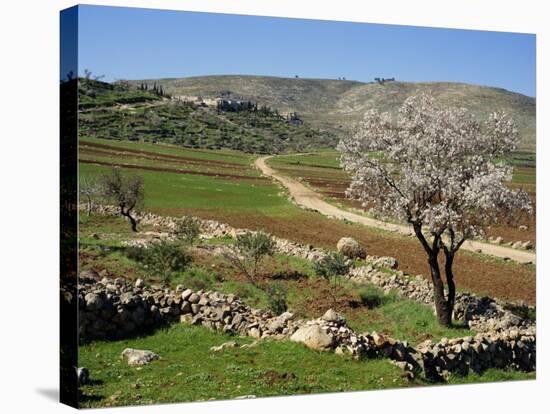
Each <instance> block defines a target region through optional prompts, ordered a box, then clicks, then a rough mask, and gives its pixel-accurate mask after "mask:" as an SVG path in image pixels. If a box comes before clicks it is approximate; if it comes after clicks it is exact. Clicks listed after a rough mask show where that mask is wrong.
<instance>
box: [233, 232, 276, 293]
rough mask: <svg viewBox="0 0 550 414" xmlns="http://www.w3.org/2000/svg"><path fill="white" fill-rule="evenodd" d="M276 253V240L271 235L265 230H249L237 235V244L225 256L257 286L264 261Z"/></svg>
mask: <svg viewBox="0 0 550 414" xmlns="http://www.w3.org/2000/svg"><path fill="white" fill-rule="evenodd" d="M274 253H275V240H274V239H273V237H271V235H269V234H267V233H265V232H263V231H258V232H251V231H249V232H246V233H244V234H240V235H238V236H237V239H236V241H235V244H234V245H233V246H232V247H231V250H230V251H229V252H227V253H226V254H225V257H226V259H228V260H229V261H230V262H231V264H232V265H233V266H234V267H235V268H237V269H238V270H240V271H241V272H243V273H244V275H245V276H246V277H247V279H248V281H249V282H250V283H252V284H253V285H254V286H256V287H257V286H258V280H257V278H258V272H259V269H260V266H261V264H262V261H263V259H265V258H266V257H268V256H273V254H274Z"/></svg>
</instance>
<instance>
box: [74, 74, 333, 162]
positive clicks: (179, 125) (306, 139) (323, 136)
mask: <svg viewBox="0 0 550 414" xmlns="http://www.w3.org/2000/svg"><path fill="white" fill-rule="evenodd" d="M80 83H81V87H80V88H79V92H80V94H79V98H80V100H79V108H80V113H79V121H80V127H79V134H80V136H81V137H82V136H92V137H98V138H103V139H109V140H122V141H124V140H128V139H131V140H141V141H155V142H164V143H172V144H177V145H180V146H184V147H191V148H210V149H218V148H231V149H238V150H242V151H246V152H254V153H264V154H265V153H281V152H288V151H298V150H301V149H303V148H314V147H318V146H334V145H335V144H336V137H335V136H334V134H332V133H330V132H327V131H322V130H318V129H313V128H311V127H310V126H308V125H307V124H305V123H304V124H301V125H291V124H289V123H288V122H287V121H286V119H285V118H283V117H280V116H279V115H278V114H277V113H276V111H275V109H276V108H272V110H271V111H267V110H261V109H260V108H259V110H257V111H240V112H224V111H218V110H217V109H216V108H215V107H201V108H199V107H195V106H194V105H184V104H182V103H180V102H175V101H170V100H169V99H165V100H160V98H159V97H158V96H156V95H155V94H153V93H151V92H148V91H141V90H136V89H132V88H130V89H128V90H124V89H123V88H121V87H120V86H117V87H114V86H113V85H111V84H107V83H104V82H95V81H92V82H89V81H85V80H82V81H81V82H80ZM153 100H157V102H155V103H154V104H153V105H151V104H148V102H149V101H153ZM117 104H129V105H127V106H125V107H121V106H116V105H117Z"/></svg>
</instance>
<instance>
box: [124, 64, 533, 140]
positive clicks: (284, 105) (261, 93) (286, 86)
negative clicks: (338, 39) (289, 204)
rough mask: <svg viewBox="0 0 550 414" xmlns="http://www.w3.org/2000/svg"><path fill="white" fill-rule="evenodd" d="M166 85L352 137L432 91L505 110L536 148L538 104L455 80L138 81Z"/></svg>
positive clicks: (482, 110)
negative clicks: (224, 97)
mask: <svg viewBox="0 0 550 414" xmlns="http://www.w3.org/2000/svg"><path fill="white" fill-rule="evenodd" d="M141 82H148V83H151V84H152V83H153V82H156V83H158V84H161V85H162V87H163V88H164V90H165V91H166V92H167V93H169V94H172V95H186V96H202V97H205V98H207V97H211V98H214V97H218V96H220V94H223V93H225V94H227V93H230V96H231V97H233V98H235V99H242V100H251V101H255V102H258V104H261V105H267V106H270V107H272V108H276V109H278V110H279V111H284V112H287V111H288V112H293V111H295V112H298V114H299V115H300V117H301V118H302V119H303V120H304V121H305V122H306V123H309V124H310V125H311V126H312V127H313V128H318V129H320V130H325V131H331V132H334V133H337V134H338V133H346V132H347V131H348V130H349V127H350V125H351V124H352V123H353V122H355V121H357V120H359V119H360V118H361V116H362V114H363V113H364V112H365V111H366V110H367V109H371V108H378V109H380V110H382V111H390V112H395V111H396V110H397V108H398V107H399V106H400V105H401V103H402V102H403V101H404V100H405V99H406V98H407V97H408V96H410V95H414V94H417V93H421V92H430V93H432V94H433V95H434V96H436V97H437V98H438V99H439V100H440V101H442V102H443V103H448V104H450V105H454V106H459V107H464V108H467V109H468V110H470V111H472V112H473V113H474V114H475V115H476V116H477V117H479V118H480V119H484V118H486V117H487V116H488V114H489V113H490V112H493V111H496V110H504V111H506V112H508V113H509V114H510V115H511V116H512V117H513V118H514V120H515V122H516V125H517V126H518V130H519V132H520V134H521V139H522V140H521V148H522V149H528V150H534V149H535V128H536V121H535V119H536V100H535V98H532V97H528V96H525V95H522V94H519V93H514V92H510V91H507V90H505V89H500V88H493V87H485V86H478V85H471V84H464V83H449V82H425V83H410V82H399V81H393V82H385V83H383V84H379V83H377V82H371V83H364V82H358V81H349V80H334V79H305V78H278V77H270V76H243V75H223V76H201V77H188V78H179V79H173V78H171V79H154V80H135V81H130V84H132V85H134V86H138V85H139V84H140V83H141Z"/></svg>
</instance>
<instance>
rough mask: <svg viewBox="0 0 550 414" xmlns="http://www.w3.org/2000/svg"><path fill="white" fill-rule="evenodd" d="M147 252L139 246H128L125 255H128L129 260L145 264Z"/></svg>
mask: <svg viewBox="0 0 550 414" xmlns="http://www.w3.org/2000/svg"><path fill="white" fill-rule="evenodd" d="M146 250H147V249H145V248H143V247H138V246H128V247H126V248H124V254H125V255H126V257H127V258H128V259H132V260H134V261H136V262H140V263H141V262H143V259H144V258H145V255H146Z"/></svg>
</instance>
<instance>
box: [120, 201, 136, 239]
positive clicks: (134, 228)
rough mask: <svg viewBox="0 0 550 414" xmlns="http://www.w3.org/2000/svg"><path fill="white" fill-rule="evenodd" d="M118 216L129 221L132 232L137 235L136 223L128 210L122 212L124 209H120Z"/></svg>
mask: <svg viewBox="0 0 550 414" xmlns="http://www.w3.org/2000/svg"><path fill="white" fill-rule="evenodd" d="M120 214H122V215H123V216H124V217H126V218H127V219H128V220H130V225H131V226H132V231H135V232H136V233H137V221H136V219H135V218H133V217H132V214H131V213H130V211H128V210H124V207H120Z"/></svg>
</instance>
